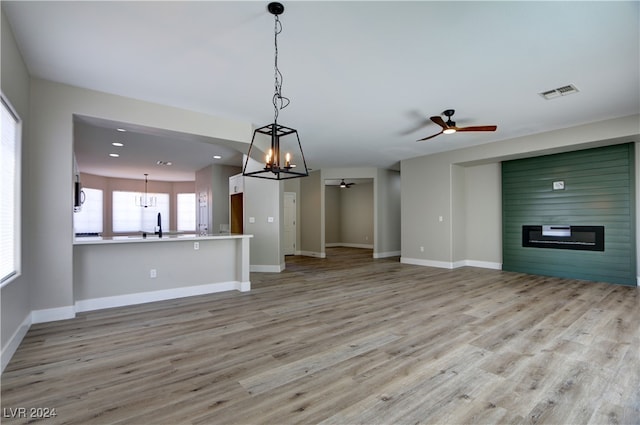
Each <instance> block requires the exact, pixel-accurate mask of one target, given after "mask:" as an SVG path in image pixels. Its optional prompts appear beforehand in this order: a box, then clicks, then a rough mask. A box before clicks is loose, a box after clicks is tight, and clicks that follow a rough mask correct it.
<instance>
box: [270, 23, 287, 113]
mask: <svg viewBox="0 0 640 425" xmlns="http://www.w3.org/2000/svg"><path fill="white" fill-rule="evenodd" d="M274 16H275V28H274V45H275V58H274V71H275V75H274V77H275V93H274V94H273V122H274V123H277V122H278V114H279V113H280V110H281V109H284V108H286V107H287V106H289V103H290V100H289V98H288V97H285V96H283V95H282V81H283V77H282V72H280V69H279V68H278V34H280V33H281V32H282V23H281V22H280V18H278V15H274Z"/></svg>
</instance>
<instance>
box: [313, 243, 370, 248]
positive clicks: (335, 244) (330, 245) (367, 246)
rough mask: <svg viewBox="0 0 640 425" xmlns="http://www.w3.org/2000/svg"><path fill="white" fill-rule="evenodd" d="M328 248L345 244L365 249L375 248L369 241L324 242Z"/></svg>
mask: <svg viewBox="0 0 640 425" xmlns="http://www.w3.org/2000/svg"><path fill="white" fill-rule="evenodd" d="M324 246H325V247H327V248H335V247H339V246H344V247H346V248H364V249H373V245H372V244H367V243H347V242H334V243H326V244H324Z"/></svg>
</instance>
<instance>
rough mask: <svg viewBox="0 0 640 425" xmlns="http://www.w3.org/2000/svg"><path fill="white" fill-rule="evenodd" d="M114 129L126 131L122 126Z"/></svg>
mask: <svg viewBox="0 0 640 425" xmlns="http://www.w3.org/2000/svg"><path fill="white" fill-rule="evenodd" d="M116 130H118V131H122V132H125V131H127V130H125V129H124V128H117V129H116Z"/></svg>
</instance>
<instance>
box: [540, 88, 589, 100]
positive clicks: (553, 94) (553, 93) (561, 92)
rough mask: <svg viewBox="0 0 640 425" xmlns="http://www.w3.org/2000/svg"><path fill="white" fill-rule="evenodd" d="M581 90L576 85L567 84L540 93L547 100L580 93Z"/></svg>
mask: <svg viewBox="0 0 640 425" xmlns="http://www.w3.org/2000/svg"><path fill="white" fill-rule="evenodd" d="M579 91H580V90H578V89H577V88H576V86H574V85H573V84H569V85H567V86H562V87H558V88H557V89H553V90H547V91H544V92H542V93H538V94H539V95H540V96H542V97H544V98H545V99H547V100H551V99H555V98H557V97H561V96H567V95H569V94H573V93H578V92H579Z"/></svg>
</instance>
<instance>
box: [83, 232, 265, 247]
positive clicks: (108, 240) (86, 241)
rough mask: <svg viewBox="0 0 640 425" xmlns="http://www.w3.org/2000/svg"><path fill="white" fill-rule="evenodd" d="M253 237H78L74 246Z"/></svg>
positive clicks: (192, 235) (222, 234)
mask: <svg viewBox="0 0 640 425" xmlns="http://www.w3.org/2000/svg"><path fill="white" fill-rule="evenodd" d="M252 237H253V235H243V234H235V233H221V234H215V235H205V236H201V235H195V234H184V235H163V236H162V238H159V237H158V235H155V234H148V235H147V237H146V238H144V237H142V235H135V236H112V237H102V236H81V237H76V238H74V240H73V244H74V245H97V244H113V243H156V242H176V241H184V240H194V241H206V240H219V239H240V238H252Z"/></svg>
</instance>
